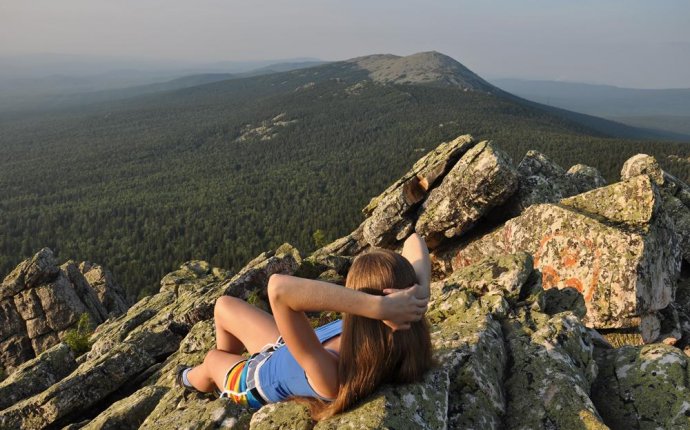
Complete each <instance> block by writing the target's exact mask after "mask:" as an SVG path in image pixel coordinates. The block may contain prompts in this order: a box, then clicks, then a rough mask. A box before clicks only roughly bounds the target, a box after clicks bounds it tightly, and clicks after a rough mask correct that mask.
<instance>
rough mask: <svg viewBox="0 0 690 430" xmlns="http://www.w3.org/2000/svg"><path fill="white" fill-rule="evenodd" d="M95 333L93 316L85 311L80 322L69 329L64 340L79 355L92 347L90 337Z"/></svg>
mask: <svg viewBox="0 0 690 430" xmlns="http://www.w3.org/2000/svg"><path fill="white" fill-rule="evenodd" d="M91 334H93V327H92V324H91V318H90V317H89V314H87V313H83V314H81V316H80V317H79V322H78V323H77V328H76V329H72V330H69V331H68V332H67V333H66V334H65V338H64V339H63V341H64V342H65V343H66V344H67V345H68V346H69V347H70V348H71V349H72V351H74V353H75V354H76V355H77V357H78V356H80V355H82V354H83V353H85V352H88V351H89V350H90V349H91V343H90V342H89V337H91Z"/></svg>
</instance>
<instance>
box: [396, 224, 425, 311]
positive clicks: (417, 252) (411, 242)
mask: <svg viewBox="0 0 690 430" xmlns="http://www.w3.org/2000/svg"><path fill="white" fill-rule="evenodd" d="M402 256H403V257H405V258H406V259H407V260H408V261H409V262H410V263H411V264H412V267H414V271H415V273H416V274H417V282H418V283H419V286H420V287H421V288H418V289H417V294H418V295H417V297H418V298H427V299H428V298H429V284H430V283H431V259H430V258H429V249H428V248H427V246H426V242H425V241H424V239H423V238H422V237H421V236H420V235H418V234H417V233H412V235H410V237H408V238H407V240H405V244H404V245H403V250H402Z"/></svg>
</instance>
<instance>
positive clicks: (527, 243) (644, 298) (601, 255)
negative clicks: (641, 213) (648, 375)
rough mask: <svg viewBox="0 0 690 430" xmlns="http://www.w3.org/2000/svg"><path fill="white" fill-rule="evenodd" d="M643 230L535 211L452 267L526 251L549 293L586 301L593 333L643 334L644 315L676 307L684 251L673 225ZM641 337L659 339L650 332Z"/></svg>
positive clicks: (659, 220)
mask: <svg viewBox="0 0 690 430" xmlns="http://www.w3.org/2000/svg"><path fill="white" fill-rule="evenodd" d="M633 218H634V217H633V216H632V215H631V219H633ZM646 228H647V232H646V233H641V232H639V231H637V232H636V231H630V230H628V229H620V228H617V227H614V226H611V225H609V224H604V223H601V222H600V221H598V220H596V219H594V218H592V217H589V216H587V215H584V214H582V213H580V212H575V211H571V210H569V209H567V208H564V207H559V206H555V205H549V204H543V205H535V206H531V207H530V208H528V209H527V210H526V211H525V212H524V213H523V214H522V215H521V216H519V217H517V218H513V219H511V220H509V221H508V222H506V223H505V225H504V226H502V227H501V228H500V229H498V230H496V231H494V232H492V233H490V234H487V235H485V236H483V237H482V238H480V239H478V240H475V241H473V242H471V243H469V244H468V245H466V246H464V247H462V248H460V250H459V252H457V253H456V255H455V258H454V259H453V267H454V268H455V269H457V268H460V267H464V266H467V265H469V264H472V263H473V262H478V261H480V260H481V259H483V258H486V257H487V256H490V255H496V254H504V253H512V252H516V251H519V250H521V251H525V252H529V253H531V254H532V255H534V266H535V267H536V268H537V269H539V270H540V272H541V273H542V283H543V287H544V289H545V290H548V289H549V288H574V289H576V290H578V291H579V292H581V293H582V294H583V296H584V301H585V304H586V307H587V315H586V316H585V317H584V319H583V321H584V322H585V324H586V325H587V326H588V327H593V328H620V327H638V326H639V323H640V320H639V315H640V314H646V313H651V312H656V311H658V310H661V309H664V308H665V307H666V306H668V305H669V303H671V301H672V299H673V292H674V289H675V282H676V279H677V278H678V276H679V272H680V250H679V246H678V242H677V237H676V236H675V233H674V232H673V227H672V225H669V221H668V219H667V218H664V217H663V216H655V217H654V219H653V222H651V223H650V224H649V225H648V226H647V227H646ZM643 336H645V339H646V341H648V342H651V341H653V340H654V339H655V337H653V333H643Z"/></svg>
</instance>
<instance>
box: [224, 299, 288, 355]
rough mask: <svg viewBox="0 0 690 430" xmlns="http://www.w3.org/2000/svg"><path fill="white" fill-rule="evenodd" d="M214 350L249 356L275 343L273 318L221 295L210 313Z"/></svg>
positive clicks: (239, 300) (259, 310) (277, 333)
mask: <svg viewBox="0 0 690 430" xmlns="http://www.w3.org/2000/svg"><path fill="white" fill-rule="evenodd" d="M213 316H214V322H215V325H216V348H218V349H219V350H221V351H225V352H229V353H232V354H242V353H243V352H244V350H245V348H246V350H247V351H248V352H249V353H250V354H253V353H255V352H257V351H260V350H261V348H263V347H264V346H266V344H268V343H273V342H275V341H276V339H277V338H278V336H280V332H278V326H276V322H275V320H274V319H273V316H272V315H271V314H269V313H268V312H264V311H262V310H261V309H259V308H257V307H256V306H253V305H250V304H249V303H247V302H245V301H244V300H242V299H238V298H236V297H231V296H221V297H220V298H218V300H216V305H215V307H214V310H213Z"/></svg>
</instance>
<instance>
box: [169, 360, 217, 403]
mask: <svg viewBox="0 0 690 430" xmlns="http://www.w3.org/2000/svg"><path fill="white" fill-rule="evenodd" d="M186 369H191V366H187V365H186V364H180V365H178V366H177V367H176V368H175V385H177V386H179V387H182V388H183V389H184V390H185V393H187V392H193V393H199V394H205V395H208V394H212V395H213V396H214V397H215V398H216V399H217V398H219V397H220V395H221V391H220V390H219V389H218V387H214V388H213V393H207V392H205V391H200V390H197V389H196V388H194V387H190V386H188V385H185V383H184V382H183V381H182V373H184V371H185V370H186ZM185 398H186V397H185Z"/></svg>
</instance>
